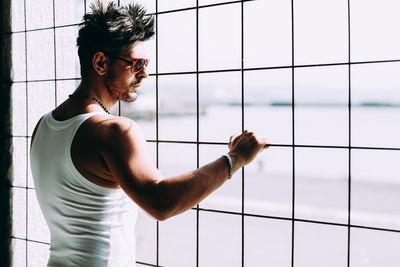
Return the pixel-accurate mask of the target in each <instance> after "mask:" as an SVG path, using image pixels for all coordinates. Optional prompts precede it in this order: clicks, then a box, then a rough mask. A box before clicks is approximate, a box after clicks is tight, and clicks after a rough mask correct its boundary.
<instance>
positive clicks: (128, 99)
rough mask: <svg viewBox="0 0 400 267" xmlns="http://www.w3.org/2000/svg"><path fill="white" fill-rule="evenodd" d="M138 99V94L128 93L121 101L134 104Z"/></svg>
mask: <svg viewBox="0 0 400 267" xmlns="http://www.w3.org/2000/svg"><path fill="white" fill-rule="evenodd" d="M137 97H138V95H137V93H128V94H126V95H123V96H122V97H121V98H120V100H121V101H124V102H133V101H135V100H136V99H137Z"/></svg>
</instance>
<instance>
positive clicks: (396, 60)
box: [6, 0, 400, 266]
mask: <svg viewBox="0 0 400 267" xmlns="http://www.w3.org/2000/svg"><path fill="white" fill-rule="evenodd" d="M251 1H255V0H242V1H231V2H226V3H218V4H212V5H204V6H199V3H198V0H196V7H190V8H184V9H175V10H168V11H162V12H159V11H158V0H155V3H156V12H155V14H154V15H155V17H156V36H155V38H156V58H155V62H156V63H155V65H156V67H155V68H156V72H155V73H152V74H150V76H155V78H156V79H155V81H156V139H155V140H147V142H151V143H155V144H156V165H157V167H158V166H159V144H160V143H176V144H182V143H183V144H196V146H197V148H196V151H197V167H200V166H199V146H200V145H203V144H206V145H226V144H227V143H221V142H201V141H200V139H199V74H202V73H216V72H230V71H240V72H241V81H242V83H241V109H242V131H243V130H244V113H245V106H244V72H246V71H255V70H268V69H282V68H287V69H289V68H290V69H291V70H292V144H271V146H272V147H291V148H292V160H293V161H292V170H293V173H292V183H293V185H292V216H291V217H290V218H288V217H278V216H268V215H260V214H252V213H246V212H245V210H244V202H245V201H244V178H245V171H244V169H245V168H243V171H242V196H241V201H242V202H241V203H242V209H241V212H232V211H226V210H217V209H206V208H200V207H199V205H197V206H196V207H193V208H192V210H196V214H197V218H196V223H197V225H196V266H199V225H200V212H213V213H223V214H230V215H239V216H241V218H242V232H241V236H242V243H241V245H242V250H241V251H242V266H245V259H244V258H245V257H244V228H245V223H244V219H245V217H258V218H265V219H275V220H285V221H291V222H292V246H291V247H292V251H291V253H292V255H291V264H292V266H294V250H295V246H294V239H295V222H305V223H315V224H324V225H334V226H342V227H347V228H348V230H347V233H348V239H347V266H350V243H351V235H350V233H351V231H350V230H351V228H359V229H368V230H376V231H385V232H393V233H400V229H390V228H382V227H371V226H363V225H357V224H351V153H352V150H354V149H356V150H395V151H399V150H400V148H398V147H371V146H362V147H359V146H352V145H351V144H352V143H351V107H352V104H351V66H352V65H358V64H377V63H390V62H400V59H393V60H379V61H359V62H351V47H350V46H351V32H350V23H351V16H350V0H348V10H347V13H348V21H347V25H348V62H340V63H327V64H310V65H295V63H294V47H295V44H294V27H295V24H294V15H295V14H294V7H293V2H294V1H293V0H291V18H292V31H291V32H292V65H291V66H275V67H260V68H244V26H243V25H244V6H243V5H244V3H245V2H251ZM84 2H85V4H84V8H85V12H86V0H85V1H84ZM235 3H241V68H240V69H221V70H207V71H199V30H198V27H199V9H200V8H208V7H213V6H219V5H229V4H235ZM119 4H120V1H118V5H119ZM24 7H25V8H24V25H25V26H24V27H25V28H24V30H23V31H15V32H11V33H6V34H15V33H24V37H25V51H24V52H25V65H26V66H27V65H28V52H27V32H32V31H40V30H46V29H53V37H54V51H53V52H54V62H55V63H56V60H57V57H56V29H57V28H63V27H75V26H77V25H78V24H68V25H61V26H55V3H54V0H53V27H47V28H40V29H32V30H27V23H26V17H27V16H26V0H24ZM193 9H195V10H196V71H194V72H174V73H159V72H158V19H157V18H158V15H160V14H166V13H173V12H181V11H186V10H193ZM55 63H54V76H55V79H43V80H29V79H28V70H27V68H26V70H25V81H13V83H25V94H26V125H28V124H29V122H28V121H29V120H28V105H29V100H28V83H31V82H43V81H49V82H51V81H54V86H55V96H54V97H55V99H56V101H55V106H57V81H63V80H80V78H63V79H57V76H56V69H57V67H56V64H55ZM337 65H347V66H348V77H349V79H348V96H349V98H348V109H349V113H348V116H349V133H348V134H349V135H348V140H349V145H348V146H321V145H298V144H296V140H295V124H294V122H295V99H294V92H295V69H296V68H307V67H321V66H337ZM179 74H196V101H197V115H196V116H197V118H196V121H197V137H196V141H195V142H191V141H179V140H161V139H159V95H158V77H159V76H162V75H179ZM119 114H121V105H120V103H119ZM12 137H19V138H25V139H26V151H25V152H26V166H28V153H29V149H28V146H29V138H30V137H31V135H30V133H29V129H28V127H26V135H25V136H21V135H12ZM296 148H340V149H347V150H348V153H349V160H348V209H347V213H348V217H347V223H333V222H326V221H320V220H307V219H299V218H296V217H295V207H296V205H295V204H296V203H295V191H296V190H295V189H296V188H295V182H296V179H295V150H296ZM25 173H26V177H25V178H26V186H14V185H13V186H11V187H12V188H21V189H25V190H26V200H27V201H26V229H25V230H26V238H19V237H13V236H12V237H11V238H13V239H17V240H23V241H25V242H26V247H25V249H26V251H25V253H26V266H28V257H27V256H28V242H34V243H40V244H46V245H48V244H49V243H47V242H42V241H38V240H32V239H29V238H28V217H29V210H28V190H29V189H34V188H32V187H29V186H28V173H29V170H28V168H27V169H26V172H25ZM156 232H157V242H156V244H157V245H156V251H157V252H156V264H155V265H154V264H152V263H146V262H140V261H137V263H138V264H141V265H144V266H160V265H159V250H160V248H159V222H157V224H156Z"/></svg>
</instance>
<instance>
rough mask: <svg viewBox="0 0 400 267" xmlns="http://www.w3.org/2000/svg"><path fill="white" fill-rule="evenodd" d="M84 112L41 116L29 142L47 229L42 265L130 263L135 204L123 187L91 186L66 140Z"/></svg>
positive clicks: (132, 261) (69, 140)
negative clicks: (45, 258)
mask: <svg viewBox="0 0 400 267" xmlns="http://www.w3.org/2000/svg"><path fill="white" fill-rule="evenodd" d="M97 114H104V113H97V112H96V113H87V114H81V115H78V116H75V117H73V118H70V119H68V120H65V121H57V120H55V119H54V117H53V116H52V114H51V112H50V113H48V114H46V115H45V116H43V118H42V121H41V122H40V124H39V126H38V128H37V130H36V134H35V137H34V140H33V143H32V148H31V151H30V154H31V169H32V175H33V180H34V184H35V190H36V195H37V198H38V201H39V205H40V208H41V210H42V212H43V215H44V218H45V219H46V222H47V224H48V226H49V229H50V239H51V241H50V258H49V261H48V265H47V266H52V267H53V266H57V267H60V266H87V267H90V266H96V267H103V266H112V267H120V266H121V267H122V266H123V267H126V266H129V267H131V266H135V223H136V218H137V213H138V207H137V205H136V204H135V203H134V202H133V201H132V200H131V199H130V198H129V197H128V196H127V195H126V194H125V193H124V192H123V190H122V189H110V188H105V187H102V186H99V185H96V184H94V183H92V182H90V181H89V180H87V179H86V178H85V177H83V176H82V175H81V174H80V173H79V171H78V170H77V169H76V168H75V166H74V164H73V162H72V158H71V144H72V140H73V138H74V136H75V133H76V132H77V130H78V128H79V126H80V125H81V124H82V123H83V122H84V121H85V120H86V119H88V118H90V117H92V116H93V115H97Z"/></svg>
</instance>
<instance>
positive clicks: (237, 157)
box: [228, 130, 269, 171]
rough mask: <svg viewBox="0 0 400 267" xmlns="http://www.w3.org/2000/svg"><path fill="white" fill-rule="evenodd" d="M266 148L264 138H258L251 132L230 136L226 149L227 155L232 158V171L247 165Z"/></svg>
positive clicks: (266, 143) (266, 144)
mask: <svg viewBox="0 0 400 267" xmlns="http://www.w3.org/2000/svg"><path fill="white" fill-rule="evenodd" d="M268 147H269V145H268V142H267V140H266V139H265V138H259V137H257V136H256V135H255V134H254V133H253V132H249V131H247V130H245V131H244V132H243V133H241V134H236V135H233V136H231V137H230V139H229V143H228V148H229V155H231V157H232V162H233V171H236V170H238V169H239V168H241V167H243V166H245V165H247V164H249V163H250V162H251V161H253V159H254V158H255V157H256V156H257V155H258V153H260V152H261V151H263V150H264V149H265V148H268Z"/></svg>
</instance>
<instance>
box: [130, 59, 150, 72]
mask: <svg viewBox="0 0 400 267" xmlns="http://www.w3.org/2000/svg"><path fill="white" fill-rule="evenodd" d="M147 62H148V60H146V59H143V58H139V59H138V60H136V63H135V65H134V66H133V72H138V71H140V70H141V69H142V68H143V66H144V65H146V67H147Z"/></svg>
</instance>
